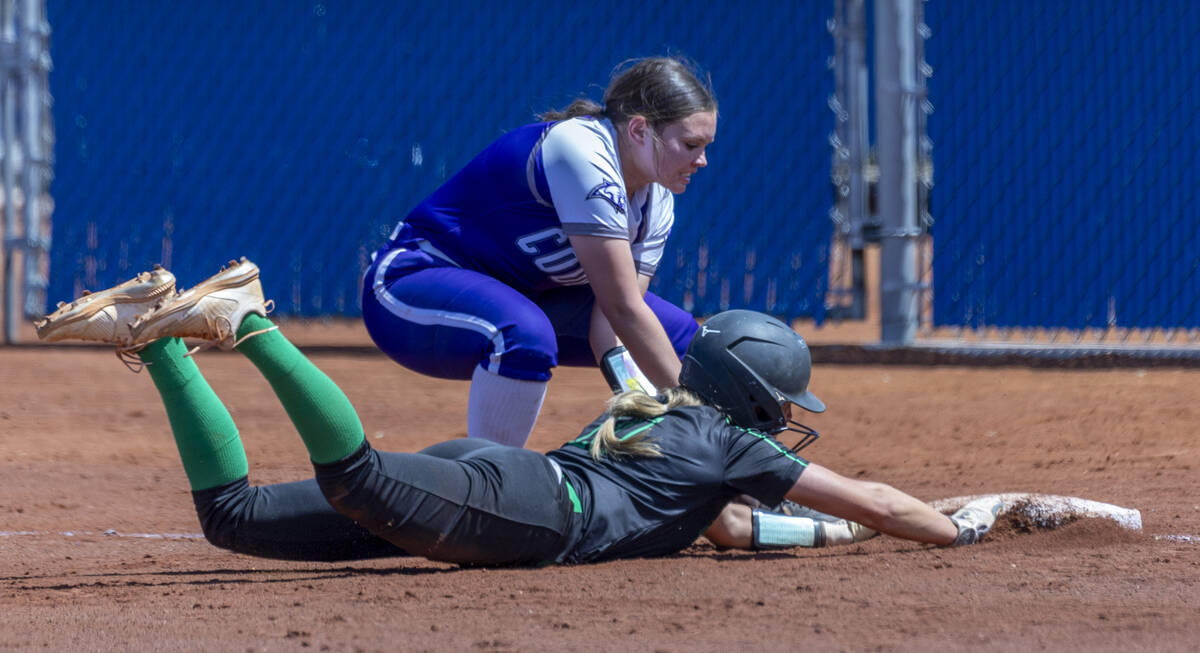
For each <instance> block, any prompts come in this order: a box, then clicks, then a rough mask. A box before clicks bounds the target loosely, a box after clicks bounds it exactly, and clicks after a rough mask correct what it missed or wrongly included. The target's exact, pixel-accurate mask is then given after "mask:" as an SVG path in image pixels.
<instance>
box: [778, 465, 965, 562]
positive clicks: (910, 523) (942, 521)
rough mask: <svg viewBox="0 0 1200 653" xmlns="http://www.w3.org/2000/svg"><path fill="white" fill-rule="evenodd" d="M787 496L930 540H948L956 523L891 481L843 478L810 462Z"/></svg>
mask: <svg viewBox="0 0 1200 653" xmlns="http://www.w3.org/2000/svg"><path fill="white" fill-rule="evenodd" d="M787 497H788V498H789V499H791V500H792V501H795V502H797V503H799V504H801V505H805V506H809V507H811V508H813V509H815V510H819V511H821V512H824V513H828V514H830V515H836V516H838V517H842V518H844V519H849V520H851V521H855V522H858V523H860V524H862V525H864V526H867V527H869V528H871V529H874V530H877V531H879V532H881V533H887V534H888V535H892V536H895V537H902V538H904V539H908V540H916V541H918V542H928V543H930V544H950V543H951V542H953V541H954V539H955V537H957V535H958V527H957V526H955V525H954V523H953V522H951V521H950V519H949V518H948V517H946V516H945V515H943V514H941V513H939V512H938V511H936V510H934V509H933V508H931V507H930V506H929V505H927V504H925V503H923V502H922V501H920V500H919V499H917V498H915V497H912V496H909V495H907V494H905V493H903V492H901V491H900V490H897V489H895V488H893V487H891V486H890V485H885V484H883V483H872V482H868V481H860V480H857V479H851V478H846V477H845V476H842V475H840V474H837V473H836V472H833V471H832V470H829V469H827V468H825V467H822V466H820V465H817V464H815V463H810V464H809V466H808V468H807V469H805V470H804V473H803V474H801V475H800V478H799V479H797V480H796V484H795V485H793V486H792V489H791V490H789V491H788V494H787Z"/></svg>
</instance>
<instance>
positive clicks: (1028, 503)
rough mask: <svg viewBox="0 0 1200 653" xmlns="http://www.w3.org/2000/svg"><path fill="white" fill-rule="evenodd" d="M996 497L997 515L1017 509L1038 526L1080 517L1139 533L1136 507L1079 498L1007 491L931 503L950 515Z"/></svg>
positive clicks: (1139, 514)
mask: <svg viewBox="0 0 1200 653" xmlns="http://www.w3.org/2000/svg"><path fill="white" fill-rule="evenodd" d="M985 496H987V497H997V498H999V499H1000V500H1001V501H1002V502H1004V506H1003V507H1002V508H1000V512H999V513H998V514H1000V515H1003V514H1006V513H1009V512H1011V511H1013V510H1014V509H1015V510H1018V511H1020V514H1022V515H1024V516H1025V517H1028V518H1029V519H1031V520H1033V521H1034V523H1036V524H1037V525H1039V526H1044V527H1048V528H1055V527H1058V526H1061V525H1063V524H1064V523H1066V522H1068V521H1072V520H1074V519H1080V518H1093V519H1096V518H1098V519H1111V520H1112V521H1115V522H1117V524H1119V525H1120V526H1121V527H1123V528H1126V529H1129V530H1131V531H1140V530H1142V513H1141V512H1140V511H1138V510H1137V509H1136V508H1122V507H1121V506H1114V505H1112V504H1110V503H1101V502H1099V501H1091V500H1088V499H1080V498H1079V497H1065V496H1058V495H1054V494H1032V493H1019V492H1010V493H1005V494H988V495H983V494H977V495H973V496H967V497H953V498H950V499H939V500H937V501H933V502H931V503H930V505H932V506H933V507H934V508H935V509H937V510H938V511H941V512H945V513H951V512H954V511H955V510H958V509H959V508H961V507H962V506H963V505H964V504H966V503H967V502H969V501H974V500H975V499H980V498H983V497H985Z"/></svg>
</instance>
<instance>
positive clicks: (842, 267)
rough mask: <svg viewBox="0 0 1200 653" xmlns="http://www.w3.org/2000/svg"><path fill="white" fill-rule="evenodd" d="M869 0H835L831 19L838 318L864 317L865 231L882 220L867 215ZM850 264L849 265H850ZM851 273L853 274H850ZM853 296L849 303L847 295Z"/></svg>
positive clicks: (835, 311)
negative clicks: (866, 2)
mask: <svg viewBox="0 0 1200 653" xmlns="http://www.w3.org/2000/svg"><path fill="white" fill-rule="evenodd" d="M864 4H865V0H835V2H834V18H833V19H832V21H831V22H830V30H831V32H832V34H833V41H834V52H835V54H834V57H833V60H832V61H831V65H832V66H833V76H834V95H833V97H832V98H830V108H831V109H833V113H834V123H835V130H834V133H833V134H832V136H831V139H830V140H831V145H832V146H833V164H832V173H833V174H832V177H833V179H832V181H833V186H834V192H835V200H834V207H833V209H832V210H831V211H830V217H831V218H832V219H833V222H834V228H835V230H836V231H835V233H834V239H835V243H834V246H835V247H836V248H837V249H838V253H839V255H840V257H842V258H843V259H844V258H848V259H849V260H848V261H845V260H838V261H837V262H836V263H835V265H836V266H838V267H837V269H836V272H835V273H834V279H832V280H831V282H832V283H831V285H832V289H831V295H832V296H833V299H834V301H833V306H832V307H831V317H834V318H835V319H843V318H844V319H851V320H861V319H863V318H864V317H866V297H867V293H866V274H865V269H866V266H865V264H864V248H865V242H866V240H867V238H866V236H865V235H864V231H866V230H870V231H871V232H872V233H871V235H870V238H871V239H874V237H875V234H874V232H875V231H877V227H878V225H876V224H874V223H873V217H872V216H870V215H868V213H869V211H868V206H867V179H866V172H867V164H868V160H869V159H870V149H871V147H870V143H869V140H870V129H869V127H868V121H869V119H870V118H869V115H868V114H869V111H870V109H869V108H868V107H869V102H868V95H869V87H870V75H869V73H868V70H867V61H866V41H867V35H866V18H865V16H866V9H865V7H864ZM847 267H848V269H846V268H847ZM847 276H848V277H849V278H848V279H847V278H846V277H847ZM847 299H848V300H849V305H847V304H846V300H847Z"/></svg>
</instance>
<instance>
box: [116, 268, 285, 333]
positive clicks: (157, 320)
mask: <svg viewBox="0 0 1200 653" xmlns="http://www.w3.org/2000/svg"><path fill="white" fill-rule="evenodd" d="M273 307H274V302H266V301H263V291H262V284H261V283H260V282H259V280H258V266H257V265H255V264H253V263H251V262H250V261H248V260H246V258H245V257H242V259H241V260H240V261H230V262H229V264H228V265H226V266H225V267H224V268H222V269H221V271H220V272H218V273H217V274H215V275H213V276H212V277H209V278H208V279H206V280H204V281H202V282H200V283H199V284H197V285H196V286H193V287H192V288H189V289H188V290H185V291H183V292H181V293H178V294H176V295H174V296H172V297H168V298H167V299H165V300H163V301H162V302H160V303H159V304H158V305H157V306H155V307H154V308H152V309H150V310H149V311H148V312H146V313H144V314H142V315H141V316H140V317H138V318H137V319H136V320H134V321H133V324H131V325H130V327H129V328H130V331H131V335H132V337H133V340H134V341H135V342H149V341H151V340H157V339H158V338H165V337H168V336H170V337H175V338H199V339H201V340H204V341H206V343H207V344H206V345H204V346H201V347H199V348H197V350H198V349H205V348H207V347H211V346H214V345H216V346H220V347H221V348H222V349H232V348H233V347H234V346H235V345H237V344H239V343H240V341H239V340H236V339H235V338H236V335H237V330H238V327H239V326H241V324H242V319H243V318H245V317H246V315H247V314H248V313H258V314H259V315H262V316H264V317H266V315H267V313H269V312H270V310H271V308H273ZM269 330H272V329H267V331H269ZM250 335H257V333H256V334H250ZM246 337H249V335H247V336H246ZM194 351H196V350H193V352H194Z"/></svg>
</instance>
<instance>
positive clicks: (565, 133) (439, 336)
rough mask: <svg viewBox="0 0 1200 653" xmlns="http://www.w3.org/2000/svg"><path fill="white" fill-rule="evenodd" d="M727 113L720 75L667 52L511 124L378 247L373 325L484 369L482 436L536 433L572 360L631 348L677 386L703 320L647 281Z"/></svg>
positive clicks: (470, 369) (426, 364) (371, 274)
mask: <svg viewBox="0 0 1200 653" xmlns="http://www.w3.org/2000/svg"><path fill="white" fill-rule="evenodd" d="M716 123H717V105H716V100H715V99H714V97H713V94H712V91H711V89H710V88H709V87H708V85H707V84H706V83H704V82H702V81H701V79H700V77H699V76H698V75H697V74H696V73H695V72H694V71H693V70H692V69H691V68H690V67H689V66H688V65H687V64H685V63H684V62H683V61H681V60H678V59H674V58H666V57H660V58H649V59H642V60H638V61H636V62H633V63H632V64H631V65H629V66H628V67H627V68H625V69H624V70H622V71H621V72H619V73H618V74H617V75H616V76H615V77H614V78H613V80H612V82H611V84H610V85H609V87H608V89H607V90H606V91H605V95H604V105H603V106H601V105H598V104H595V103H593V102H590V101H587V100H578V101H576V102H575V103H573V104H572V105H571V106H570V107H568V108H567V109H565V110H563V111H559V112H551V113H549V114H546V115H544V116H543V121H542V122H538V123H535V124H531V125H526V126H524V127H520V128H518V129H515V130H513V131H511V132H509V133H507V134H505V135H503V136H501V137H500V138H499V139H497V140H496V141H495V142H493V143H492V144H491V145H489V146H488V147H487V148H486V149H484V150H483V152H481V153H480V154H479V155H477V156H476V157H475V158H474V159H473V160H472V161H471V162H470V163H468V164H467V165H466V167H464V168H463V169H462V170H460V171H459V172H458V173H457V174H455V175H454V176H453V177H451V178H450V179H449V180H447V181H446V183H445V184H443V185H442V186H441V187H440V188H438V189H437V190H436V191H435V192H434V193H433V194H432V195H430V196H429V197H427V198H426V199H425V200H424V201H422V202H421V203H420V204H418V205H417V206H416V208H414V209H413V210H412V211H411V212H410V213H409V214H408V215H407V216H406V217H405V218H404V220H403V221H401V222H400V223H399V224H398V225H397V226H396V228H395V230H394V231H393V232H392V235H391V237H390V238H389V240H388V242H387V243H386V244H385V245H383V247H381V248H380V249H379V250H378V251H377V252H376V253H375V254H374V255H373V257H372V262H371V264H370V265H369V266H368V268H367V270H366V271H365V274H364V283H363V321H364V323H365V325H366V328H367V331H368V333H370V335H371V337H372V339H373V340H374V341H375V343H376V344H377V345H378V346H379V348H380V349H382V350H383V351H384V352H386V353H387V355H388V356H390V357H391V358H392V359H394V360H395V361H397V362H399V363H400V364H401V365H404V366H405V367H408V368H410V369H413V370H416V371H418V372H421V373H422V374H428V375H431V376H437V377H442V378H452V379H470V380H471V391H470V397H469V399H468V408H467V434H468V436H470V437H477V438H484V439H487V440H491V441H494V442H498V443H501V444H507V445H513V446H523V445H524V444H525V441H526V439H527V438H528V437H529V434H530V432H531V431H532V429H533V426H534V423H535V422H536V419H537V415H538V412H539V411H540V410H541V405H542V401H543V399H544V398H545V393H546V383H547V381H548V380H549V379H550V376H551V370H552V369H553V368H554V367H555V366H556V365H596V363H597V361H598V359H599V358H600V357H601V356H602V355H603V353H604V352H606V351H608V350H610V349H612V348H613V347H615V346H617V345H619V344H623V345H624V346H625V347H626V348H627V349H628V352H629V353H630V354H632V358H633V360H634V361H635V362H636V363H637V366H638V367H640V368H641V370H642V371H643V372H644V373H645V375H646V377H648V379H649V381H650V382H651V383H653V384H654V385H656V386H662V387H670V386H672V385H674V383H675V379H676V378H678V375H679V368H680V362H679V359H680V357H681V356H682V355H683V352H684V350H685V349H686V348H687V345H688V342H690V340H691V338H692V335H693V334H694V333H695V331H696V321H695V320H694V319H693V317H692V316H691V315H689V314H688V313H686V312H685V311H683V310H682V309H680V308H678V307H677V306H674V305H673V304H671V303H669V302H667V301H665V300H663V299H662V298H660V297H657V296H656V295H654V294H653V293H650V292H647V288H648V287H649V283H650V279H651V278H652V277H653V275H654V272H655V269H656V268H657V266H658V264H659V261H660V259H661V258H662V252H663V247H664V245H665V243H666V240H667V236H668V234H669V233H670V231H671V226H672V223H673V221H674V197H673V194H674V193H682V192H684V190H685V189H686V188H687V185H688V183H689V182H690V180H691V176H692V174H693V173H695V172H696V171H697V170H699V169H700V168H702V167H704V166H705V165H707V158H706V148H707V146H708V145H709V144H710V143H712V141H713V139H714V138H715V134H716Z"/></svg>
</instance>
